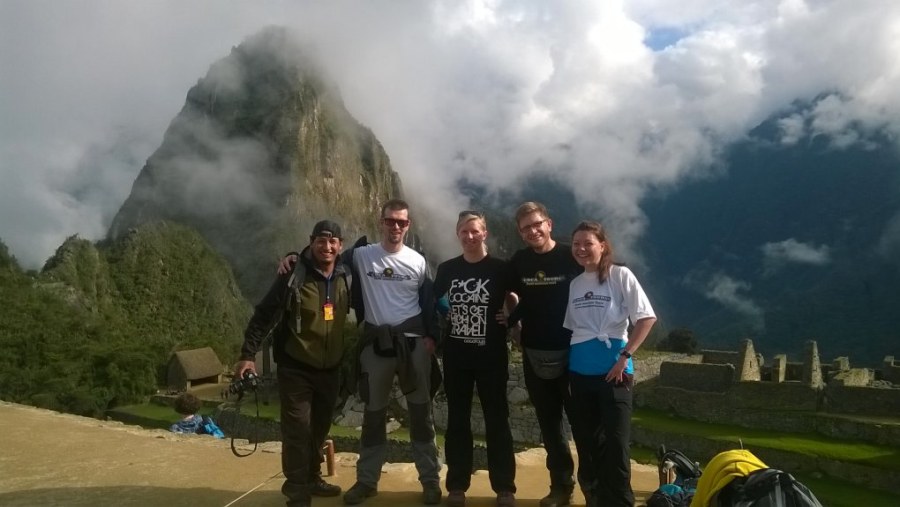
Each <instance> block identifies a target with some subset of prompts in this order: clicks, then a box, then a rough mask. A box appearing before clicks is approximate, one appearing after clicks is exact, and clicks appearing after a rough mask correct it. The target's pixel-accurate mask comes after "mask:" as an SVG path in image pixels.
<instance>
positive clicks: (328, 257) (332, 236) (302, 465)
mask: <svg viewBox="0 0 900 507" xmlns="http://www.w3.org/2000/svg"><path fill="white" fill-rule="evenodd" d="M342 248H343V243H342V241H341V229H340V226H338V224H336V223H334V222H331V221H328V220H323V221H321V222H319V223H317V224H316V225H315V227H314V228H313V232H312V235H310V245H309V247H307V248H306V249H304V250H303V252H301V253H300V254H299V262H298V263H297V265H296V267H295V268H294V269H293V270H292V271H291V272H287V273H284V274H282V275H280V276H279V277H278V278H277V279H276V280H275V282H274V283H273V284H272V288H271V289H269V292H268V293H267V294H266V296H265V297H264V298H263V300H262V301H261V302H260V303H259V304H258V305H257V306H256V311H255V312H254V313H253V317H252V318H251V319H250V323H249V324H248V325H247V330H246V331H245V332H244V344H243V346H242V347H241V357H240V361H239V362H238V363H237V365H236V366H235V376H236V378H243V376H244V373H245V372H247V371H253V372H255V371H256V364H255V363H254V357H255V355H256V352H257V351H258V350H259V348H260V346H261V344H262V342H263V340H264V339H265V337H266V336H268V334H269V333H270V332H272V333H274V338H275V340H274V352H275V361H276V362H277V363H278V394H279V397H280V399H281V433H282V437H283V446H282V453H281V466H282V470H283V472H284V477H285V482H284V485H283V486H282V488H281V491H282V493H284V495H285V496H286V497H287V498H288V501H287V505H288V507H309V505H310V504H311V496H312V495H317V496H335V495H339V494H340V493H341V488H340V487H338V486H335V485H332V484H328V483H326V482H325V481H324V480H323V479H322V475H321V460H322V452H321V449H322V444H323V442H324V441H325V437H326V436H327V435H328V430H329V429H330V428H331V415H332V410H333V408H334V405H335V401H336V400H337V396H338V390H339V372H340V365H341V359H342V358H343V353H344V322H345V321H346V317H347V313H348V311H349V308H350V290H349V286H348V283H347V272H346V270H345V268H344V266H343V264H341V263H340V262H339V261H340V253H341V249H342Z"/></svg>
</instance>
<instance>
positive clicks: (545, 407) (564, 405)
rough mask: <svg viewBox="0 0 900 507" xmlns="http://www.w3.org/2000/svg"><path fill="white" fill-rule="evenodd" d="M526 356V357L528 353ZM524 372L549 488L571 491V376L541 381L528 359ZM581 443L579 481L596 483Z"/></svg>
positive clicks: (573, 423) (574, 424)
mask: <svg viewBox="0 0 900 507" xmlns="http://www.w3.org/2000/svg"><path fill="white" fill-rule="evenodd" d="M525 354H526V356H527V352H525ZM522 370H523V372H524V374H525V388H526V389H527V390H528V397H529V399H530V400H531V404H532V405H533V406H534V413H535V416H536V417H537V420H538V425H539V426H540V428H541V440H542V441H543V444H544V449H545V450H546V451H547V470H549V471H550V488H551V489H552V490H554V491H567V492H571V491H572V490H573V489H574V486H575V484H574V479H573V477H572V476H573V473H574V471H575V463H574V462H573V460H572V453H571V452H570V451H569V440H568V437H567V435H566V432H565V428H564V426H563V418H562V417H563V410H565V413H566V415H567V417H568V419H569V425H570V426H571V428H572V434H573V435H575V433H577V432H578V431H579V428H578V424H577V421H576V420H575V416H574V414H573V411H574V407H573V405H572V397H571V395H570V394H569V376H568V374H564V375H562V376H561V377H559V378H555V379H550V380H547V379H542V378H540V377H538V376H537V374H535V373H534V369H533V368H532V366H531V361H530V360H529V359H528V357H524V358H523V361H522ZM445 389H446V387H445ZM579 440H582V441H584V439H575V448H576V451H577V452H578V462H579V466H578V478H579V482H582V483H584V482H591V481H593V475H592V472H591V471H590V469H589V468H585V467H584V466H582V464H583V463H590V459H588V458H586V456H587V448H583V446H582V445H581V444H579V443H578V442H579ZM582 479H583V480H582Z"/></svg>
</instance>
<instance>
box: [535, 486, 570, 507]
mask: <svg viewBox="0 0 900 507" xmlns="http://www.w3.org/2000/svg"><path fill="white" fill-rule="evenodd" d="M570 503H572V492H571V491H560V490H558V489H553V488H550V494H548V495H547V496H545V497H544V498H541V507H564V506H566V505H569V504H570Z"/></svg>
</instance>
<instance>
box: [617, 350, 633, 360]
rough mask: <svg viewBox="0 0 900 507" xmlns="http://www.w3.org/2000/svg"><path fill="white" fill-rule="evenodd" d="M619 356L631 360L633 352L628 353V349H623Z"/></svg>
mask: <svg viewBox="0 0 900 507" xmlns="http://www.w3.org/2000/svg"><path fill="white" fill-rule="evenodd" d="M619 355H620V356H624V357H625V359H631V352H628V350H627V349H622V350H621V351H620V352H619Z"/></svg>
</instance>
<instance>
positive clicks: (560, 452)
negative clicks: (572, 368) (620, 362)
mask: <svg viewBox="0 0 900 507" xmlns="http://www.w3.org/2000/svg"><path fill="white" fill-rule="evenodd" d="M525 354H526V355H525V357H524V360H523V361H522V370H523V371H524V373H525V388H526V389H527V390H528V397H529V398H530V399H531V404H532V405H534V413H535V416H537V420H538V425H539V426H540V428H541V439H542V440H543V444H544V449H545V450H546V451H547V470H549V471H550V488H551V489H552V490H554V491H568V492H571V491H572V489H573V488H574V479H573V477H572V476H573V473H574V471H575V463H574V461H573V460H572V453H571V452H570V451H569V442H568V439H567V437H566V434H565V429H564V427H563V419H562V417H563V410H565V413H566V415H567V417H568V419H569V424H570V426H571V427H572V435H573V436H574V435H576V434H577V433H578V431H579V430H580V428H579V427H578V421H577V420H576V418H575V416H574V413H573V412H574V406H573V404H572V396H571V395H570V394H569V376H568V374H564V375H562V376H561V377H559V378H555V379H550V380H547V379H542V378H540V377H538V376H537V375H536V374H535V373H534V370H533V369H532V367H531V362H530V360H529V359H528V357H527V352H526V353H525ZM579 441H584V439H578V438H576V439H575V448H576V450H577V452H578V462H579V466H578V478H579V481H580V482H582V483H586V482H591V481H593V475H592V472H591V470H590V469H589V468H585V466H584V465H583V464H584V463H589V462H590V458H588V454H587V452H588V451H587V448H586V447H584V446H583V445H582V444H579Z"/></svg>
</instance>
